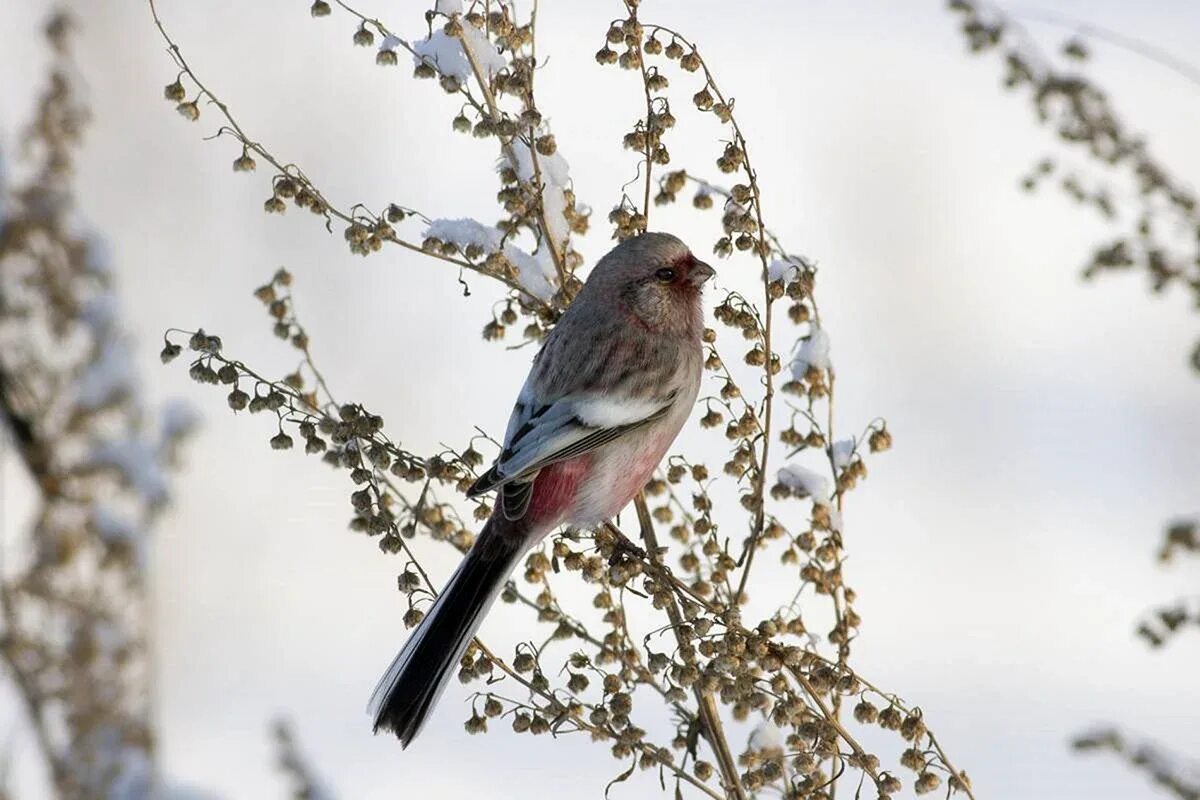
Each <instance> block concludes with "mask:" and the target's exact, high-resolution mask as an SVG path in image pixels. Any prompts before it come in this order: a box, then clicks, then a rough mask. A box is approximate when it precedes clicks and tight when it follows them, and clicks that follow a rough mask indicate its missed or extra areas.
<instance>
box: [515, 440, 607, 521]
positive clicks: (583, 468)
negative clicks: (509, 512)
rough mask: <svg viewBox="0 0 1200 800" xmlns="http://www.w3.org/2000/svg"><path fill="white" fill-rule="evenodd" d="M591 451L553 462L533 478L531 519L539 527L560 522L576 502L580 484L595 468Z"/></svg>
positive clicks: (530, 502) (530, 506)
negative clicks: (592, 468) (592, 467)
mask: <svg viewBox="0 0 1200 800" xmlns="http://www.w3.org/2000/svg"><path fill="white" fill-rule="evenodd" d="M591 464H592V456H591V454H590V453H588V454H585V455H582V456H579V457H578V458H572V459H569V460H567V461H560V462H559V463H557V464H551V465H550V466H548V467H546V468H545V469H543V470H542V471H541V472H539V473H538V476H537V477H536V478H534V479H533V497H532V498H530V500H529V519H530V521H531V522H533V524H534V525H535V526H537V527H541V526H543V525H550V526H553V525H557V524H558V523H559V522H560V521H561V520H562V518H563V517H564V515H566V513H567V512H568V511H569V510H570V509H571V507H572V506H573V505H574V503H575V498H576V495H577V494H578V493H579V485H580V483H581V481H583V479H584V478H585V477H586V476H587V474H588V472H589V471H590V469H591Z"/></svg>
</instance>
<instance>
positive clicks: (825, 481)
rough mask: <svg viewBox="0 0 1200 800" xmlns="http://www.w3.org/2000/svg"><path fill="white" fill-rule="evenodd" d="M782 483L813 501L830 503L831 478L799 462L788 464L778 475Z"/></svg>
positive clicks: (822, 503)
mask: <svg viewBox="0 0 1200 800" xmlns="http://www.w3.org/2000/svg"><path fill="white" fill-rule="evenodd" d="M776 477H777V478H778V480H779V482H780V483H782V484H783V485H784V486H786V487H788V488H789V489H791V490H792V491H793V492H796V493H797V494H799V495H802V496H805V497H811V498H812V499H813V502H816V503H820V504H821V505H825V506H827V505H829V478H828V477H826V476H825V475H822V474H821V473H820V472H815V471H813V470H811V469H808V468H807V467H802V466H800V465H799V464H788V465H787V466H785V467H782V468H781V469H780V470H779V473H778V475H777V476H776Z"/></svg>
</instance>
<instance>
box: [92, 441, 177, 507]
mask: <svg viewBox="0 0 1200 800" xmlns="http://www.w3.org/2000/svg"><path fill="white" fill-rule="evenodd" d="M89 462H90V463H91V464H92V465H93V466H96V467H101V468H104V467H107V468H111V469H115V470H117V471H118V472H120V473H121V477H122V478H123V479H124V481H125V482H126V483H127V484H129V486H130V487H132V488H133V490H134V491H136V492H137V493H138V494H139V495H141V497H142V499H143V500H144V501H145V502H146V503H148V504H149V505H151V506H155V505H158V504H160V503H162V502H164V501H165V500H166V499H167V485H168V484H167V476H166V474H165V472H164V470H163V463H162V458H161V453H160V448H159V447H158V446H157V444H152V443H150V442H147V441H144V440H142V439H136V438H129V439H122V440H113V441H107V442H101V443H99V444H97V445H96V446H95V447H93V448H92V452H91V454H90V459H89Z"/></svg>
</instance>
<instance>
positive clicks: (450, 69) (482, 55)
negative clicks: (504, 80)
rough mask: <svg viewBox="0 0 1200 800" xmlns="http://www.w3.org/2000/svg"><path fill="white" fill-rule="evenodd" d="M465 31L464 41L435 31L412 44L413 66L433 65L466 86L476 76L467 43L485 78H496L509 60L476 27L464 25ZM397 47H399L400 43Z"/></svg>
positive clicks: (441, 31)
mask: <svg viewBox="0 0 1200 800" xmlns="http://www.w3.org/2000/svg"><path fill="white" fill-rule="evenodd" d="M462 29H463V34H462V39H461V40H460V39H458V38H457V37H455V36H450V35H449V34H447V33H446V32H445V31H443V30H436V31H434V32H433V33H431V34H430V35H429V36H428V37H426V38H424V39H421V40H419V41H416V42H413V45H412V49H413V63H414V64H416V65H418V66H419V65H421V64H423V63H429V64H433V65H434V66H435V67H437V70H438V72H440V73H441V74H443V75H450V76H452V77H454V78H457V79H458V80H459V81H460V82H461V83H466V82H467V81H468V80H470V79H471V78H472V77H473V76H474V71H473V70H472V69H471V62H470V61H469V60H467V55H466V53H465V52H464V51H463V42H465V43H466V46H467V47H468V48H470V50H471V55H473V56H474V57H475V62H476V63H477V64H479V70H480V72H482V73H483V76H484V77H485V78H492V77H494V76H495V75H496V73H498V72H500V70H502V69H504V68H505V67H507V66H508V59H506V58H505V57H504V55H503V54H502V53H501V52H500V51H499V50H497V49H496V45H494V44H493V43H492V41H491V40H490V39H488V38H487V34H485V33H484V32H483V31H481V30H479V29H478V28H476V27H475V26H474V25H469V24H467V25H463V26H462ZM388 38H391V37H388ZM384 41H387V40H386V39H385V40H384ZM396 43H397V44H399V40H397V42H396ZM393 49H394V48H393Z"/></svg>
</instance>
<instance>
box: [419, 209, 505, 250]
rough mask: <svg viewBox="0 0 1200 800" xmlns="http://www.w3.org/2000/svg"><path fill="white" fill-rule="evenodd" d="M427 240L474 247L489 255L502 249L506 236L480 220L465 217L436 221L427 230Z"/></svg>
mask: <svg viewBox="0 0 1200 800" xmlns="http://www.w3.org/2000/svg"><path fill="white" fill-rule="evenodd" d="M424 237H425V238H426V239H429V238H434V239H437V240H439V241H442V242H453V243H454V244H456V245H458V246H459V247H464V248H465V247H467V246H468V245H474V246H476V247H478V248H481V249H482V250H484V251H486V252H488V253H494V252H496V251H497V250H499V249H500V245H501V243H502V242H503V241H504V234H502V233H501V232H500V231H499V229H497V228H493V227H492V226H490V225H484V224H483V223H482V222H480V221H479V220H474V219H470V218H468V217H463V218H461V219H435V220H433V221H432V222H430V223H429V227H427V228H426V229H425V234H424Z"/></svg>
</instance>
